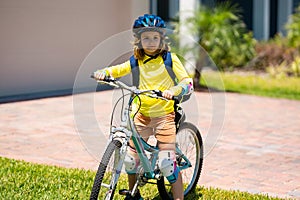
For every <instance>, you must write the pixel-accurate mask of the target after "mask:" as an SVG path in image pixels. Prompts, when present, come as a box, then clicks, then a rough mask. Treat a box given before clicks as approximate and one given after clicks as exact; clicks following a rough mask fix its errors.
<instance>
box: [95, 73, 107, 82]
mask: <svg viewBox="0 0 300 200" xmlns="http://www.w3.org/2000/svg"><path fill="white" fill-rule="evenodd" d="M94 77H95V78H96V79H98V80H104V78H105V77H106V72H105V71H95V72H94Z"/></svg>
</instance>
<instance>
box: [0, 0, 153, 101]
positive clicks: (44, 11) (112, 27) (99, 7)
mask: <svg viewBox="0 0 300 200" xmlns="http://www.w3.org/2000/svg"><path fill="white" fill-rule="evenodd" d="M148 4H149V3H148V1H140V0H126V1H119V0H110V1H107V0H85V1H83V0H52V1H49V0H22V1H19V0H1V1H0V30H1V31H0V44H1V45H0V98H3V97H7V96H14V95H26V94H31V93H38V92H48V91H54V92H55V91H61V90H67V89H71V88H72V87H73V83H74V79H75V77H76V73H77V71H78V68H79V67H80V64H81V63H82V61H83V60H84V58H85V57H86V56H87V54H88V53H89V52H90V51H91V50H92V49H93V48H94V47H95V46H96V45H97V44H99V43H100V42H101V41H103V40H105V39H106V38H108V37H110V36H111V35H113V34H117V33H119V32H122V31H125V30H128V29H130V28H131V26H132V22H133V20H134V19H135V18H136V17H137V16H138V15H140V14H144V13H146V12H149V5H148Z"/></svg>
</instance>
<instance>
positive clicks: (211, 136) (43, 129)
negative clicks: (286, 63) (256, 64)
mask: <svg viewBox="0 0 300 200" xmlns="http://www.w3.org/2000/svg"><path fill="white" fill-rule="evenodd" d="M116 96H118V92H116V91H115V92H113V91H105V92H98V93H86V94H79V95H73V96H65V97H56V98H46V99H38V100H32V101H23V102H15V103H6V104H0V130H1V132H0V156H2V157H9V158H15V159H22V160H26V161H30V162H35V163H45V164H50V165H58V166H64V167H70V168H84V169H92V170H96V168H97V165H98V160H99V157H100V156H101V153H103V152H102V150H103V149H104V146H105V143H106V140H105V134H104V133H106V132H107V130H108V125H109V122H110V113H111V110H112V101H113V100H114V99H115V97H116ZM195 103H196V104H195ZM184 107H185V110H186V113H187V115H188V119H189V121H192V122H193V123H195V124H197V126H198V127H200V128H199V129H200V130H201V132H202V136H203V139H204V142H205V158H204V159H205V160H204V166H203V171H202V174H201V177H200V181H199V184H200V185H203V186H205V187H210V186H213V187H218V188H222V189H232V190H242V191H248V192H251V193H268V194H269V195H270V196H278V197H283V198H287V197H290V198H293V199H300V101H291V100H283V99H272V98H263V97H255V96H249V95H239V94H223V93H199V92H197V93H195V95H194V99H192V101H191V102H190V103H188V104H187V105H185V104H184Z"/></svg>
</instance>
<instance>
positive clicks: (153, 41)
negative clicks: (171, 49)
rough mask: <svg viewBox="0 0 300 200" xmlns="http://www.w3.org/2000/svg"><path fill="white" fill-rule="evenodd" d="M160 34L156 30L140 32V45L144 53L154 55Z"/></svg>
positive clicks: (157, 47)
mask: <svg viewBox="0 0 300 200" xmlns="http://www.w3.org/2000/svg"><path fill="white" fill-rule="evenodd" d="M160 40H161V38H160V34H159V33H158V32H152V31H151V32H143V33H142V34H141V43H142V47H143V49H144V51H145V53H146V54H148V55H154V54H156V53H157V50H158V49H159V45H160Z"/></svg>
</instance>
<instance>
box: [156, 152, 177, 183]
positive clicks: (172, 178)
mask: <svg viewBox="0 0 300 200" xmlns="http://www.w3.org/2000/svg"><path fill="white" fill-rule="evenodd" d="M158 157H159V158H158V165H159V169H160V171H161V172H162V175H163V176H164V177H166V178H167V179H168V181H169V182H170V183H175V182H176V181H177V178H178V174H179V168H178V167H177V165H176V157H175V152H174V151H160V152H159V154H158Z"/></svg>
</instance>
